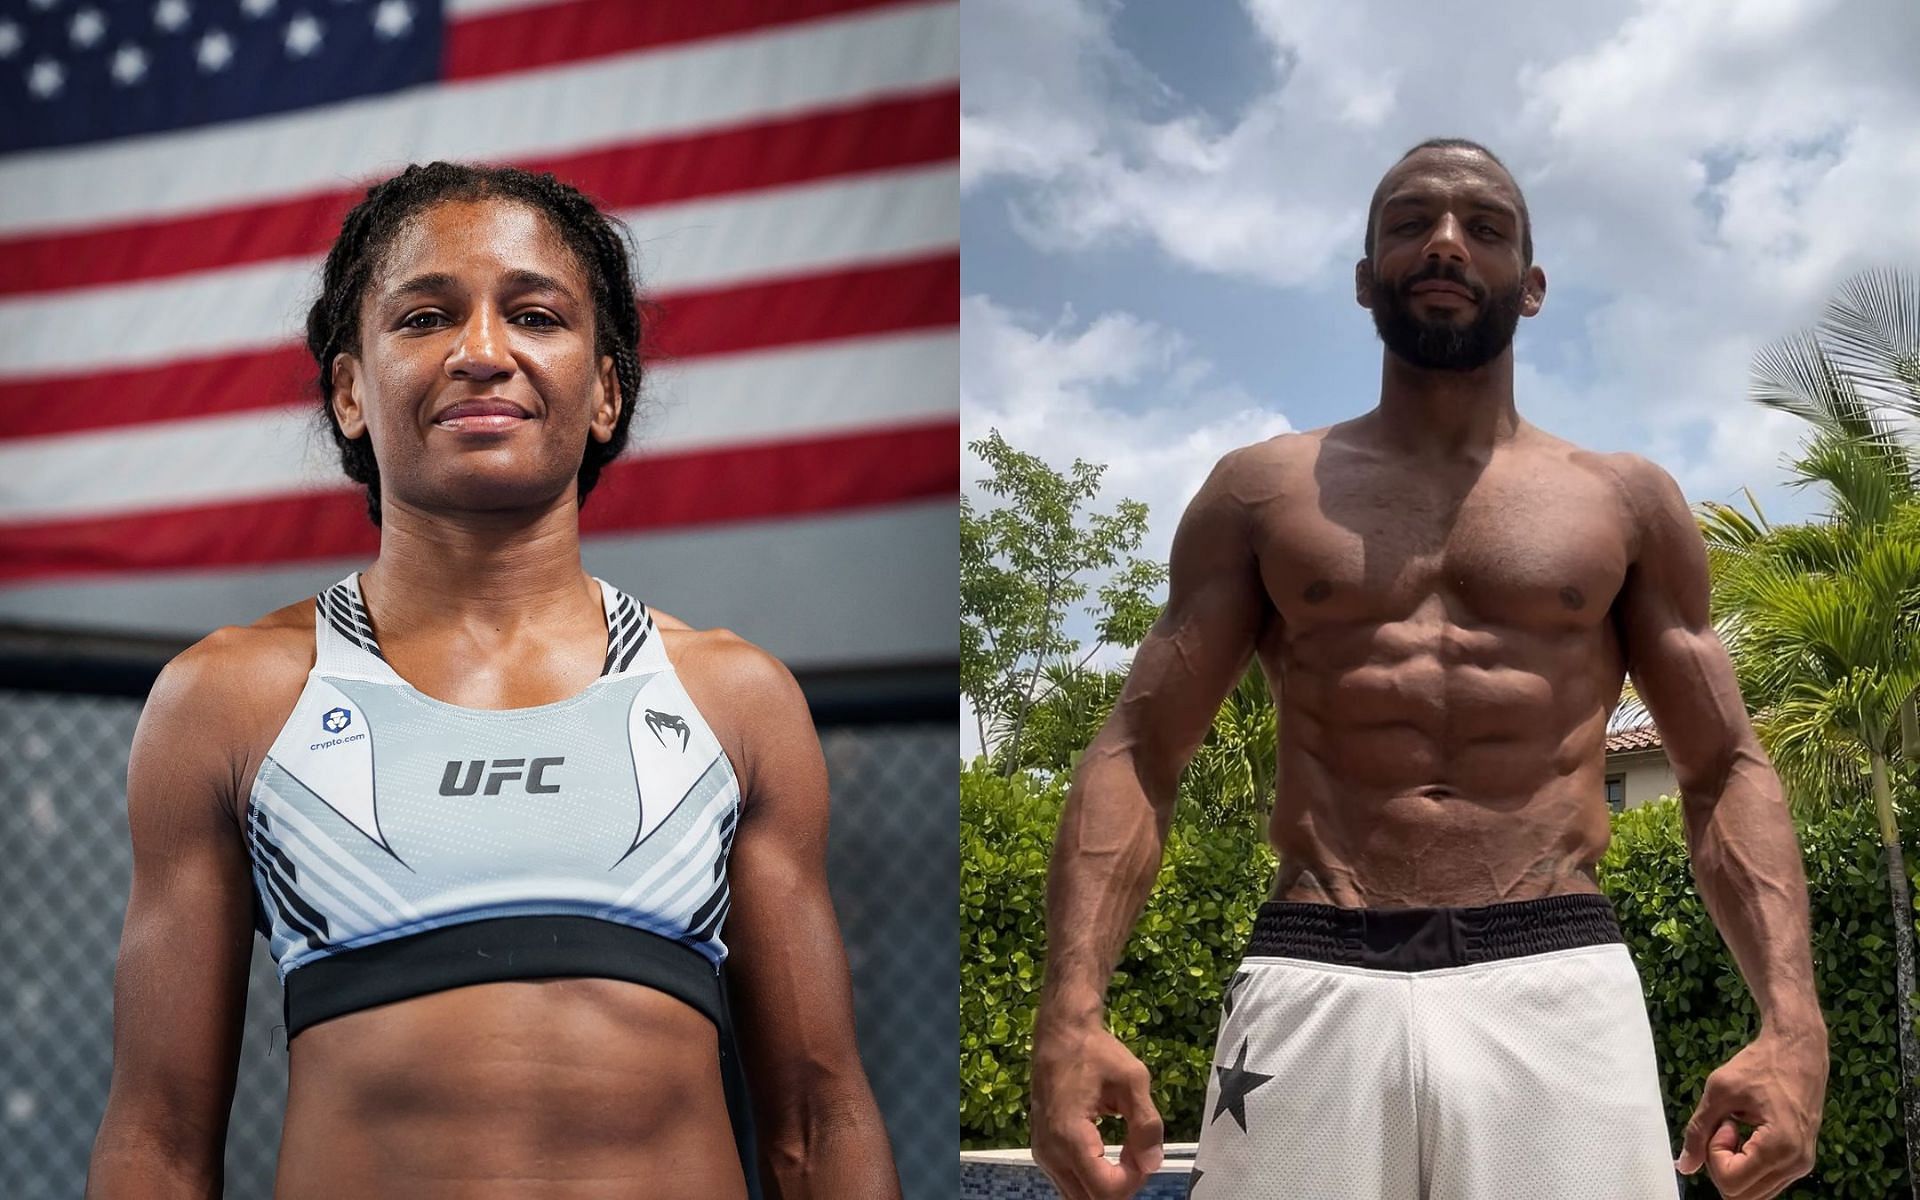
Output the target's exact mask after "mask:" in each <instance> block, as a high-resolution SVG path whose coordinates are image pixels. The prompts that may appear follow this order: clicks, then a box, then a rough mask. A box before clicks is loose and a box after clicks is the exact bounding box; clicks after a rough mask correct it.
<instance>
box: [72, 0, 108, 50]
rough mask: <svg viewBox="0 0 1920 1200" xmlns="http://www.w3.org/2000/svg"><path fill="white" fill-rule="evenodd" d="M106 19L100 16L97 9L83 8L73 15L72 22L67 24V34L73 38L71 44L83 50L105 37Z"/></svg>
mask: <svg viewBox="0 0 1920 1200" xmlns="http://www.w3.org/2000/svg"><path fill="white" fill-rule="evenodd" d="M106 32H107V19H106V18H105V17H103V16H101V15H100V10H99V9H97V8H83V9H81V10H80V11H79V12H77V13H75V14H73V20H72V21H69V22H68V23H67V33H68V35H69V36H70V37H72V38H73V44H74V45H76V46H79V47H80V48H81V49H83V50H84V49H85V48H87V47H88V46H91V45H93V44H94V43H95V42H97V41H99V40H100V39H101V38H102V37H104V36H105V35H106Z"/></svg>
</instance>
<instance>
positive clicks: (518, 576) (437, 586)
mask: <svg viewBox="0 0 1920 1200" xmlns="http://www.w3.org/2000/svg"><path fill="white" fill-rule="evenodd" d="M579 514H580V510H579V504H578V502H577V501H576V500H575V498H574V497H573V495H571V494H567V495H564V496H562V497H561V498H560V499H559V501H558V502H557V503H556V504H554V505H553V506H551V507H549V508H547V509H544V510H540V511H532V512H530V511H518V512H512V513H461V514H458V515H452V516H450V515H448V514H445V513H430V512H425V511H422V510H420V509H417V508H410V507H408V506H406V505H399V504H387V505H385V506H383V510H382V513H381V527H380V554H379V556H378V557H377V558H375V559H374V561H373V564H372V565H371V566H369V567H368V568H367V569H366V571H365V572H363V573H362V575H361V580H360V582H361V588H362V590H363V592H364V593H365V594H366V596H367V607H368V609H369V610H370V611H371V612H373V613H374V614H376V615H377V624H378V626H379V631H380V633H381V634H382V636H383V637H385V636H389V635H394V634H398V635H401V636H405V634H406V633H408V632H410V631H416V630H433V629H439V630H447V629H458V628H476V627H485V628H488V629H493V630H513V629H520V628H525V627H529V626H533V627H538V626H541V625H547V624H549V623H550V622H557V623H565V622H567V621H571V620H574V619H578V618H579V616H580V615H581V614H582V613H583V612H584V611H586V610H587V608H588V606H589V605H592V606H593V607H594V608H595V609H597V608H598V606H599V603H600V602H599V599H598V595H597V591H596V590H595V589H594V588H593V586H592V581H591V579H590V577H589V576H588V575H587V573H586V570H585V569H584V568H583V567H582V566H581V563H580V515H579Z"/></svg>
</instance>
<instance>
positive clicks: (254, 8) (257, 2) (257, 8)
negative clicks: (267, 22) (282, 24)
mask: <svg viewBox="0 0 1920 1200" xmlns="http://www.w3.org/2000/svg"><path fill="white" fill-rule="evenodd" d="M273 5H274V0H240V11H241V12H243V13H245V14H247V15H248V16H249V17H264V16H266V15H267V14H268V13H270V12H272V11H273Z"/></svg>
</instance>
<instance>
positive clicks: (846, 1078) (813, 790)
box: [682, 633, 939, 1200]
mask: <svg viewBox="0 0 1920 1200" xmlns="http://www.w3.org/2000/svg"><path fill="white" fill-rule="evenodd" d="M698 636H699V637H700V638H701V639H702V640H703V642H705V643H706V644H705V646H704V647H703V650H702V658H703V660H704V661H703V663H702V666H701V668H700V669H699V670H698V671H697V672H695V674H697V676H698V686H699V694H698V695H696V696H695V697H694V701H695V703H696V704H698V705H700V707H701V708H702V709H703V710H704V711H705V712H707V713H710V714H714V715H722V714H724V723H725V725H726V727H727V729H728V730H729V732H728V733H727V734H725V735H723V739H724V741H725V742H726V743H727V746H728V751H729V753H730V754H731V755H732V757H733V762H734V765H735V767H736V768H737V770H738V773H739V777H740V789H741V811H740V826H739V833H738V835H737V836H736V838H735V839H734V846H733V853H732V856H731V859H730V862H729V865H728V879H729V881H730V884H731V888H732V908H731V910H730V913H729V915H728V917H727V921H726V924H725V926H724V928H723V930H722V934H723V936H724V938H725V940H726V942H727V946H728V960H727V964H728V972H729V978H730V980H731V982H732V985H733V1001H734V1006H735V1015H736V1017H737V1024H738V1029H739V1036H740V1049H741V1057H742V1060H743V1062H744V1063H745V1066H746V1073H747V1086H748V1090H749V1091H750V1092H751V1093H752V1096H753V1107H754V1115H755V1126H756V1129H755V1132H756V1136H757V1139H758V1141H759V1146H760V1157H761V1161H762V1164H763V1168H764V1172H765V1174H766V1176H767V1178H766V1180H765V1181H764V1182H766V1183H767V1184H768V1186H769V1193H768V1194H769V1195H770V1196H778V1197H780V1198H781V1200H805V1198H808V1197H818V1198H823V1200H826V1198H832V1197H842V1196H849V1197H850V1196H859V1197H862V1200H889V1198H892V1200H897V1198H898V1197H899V1195H900V1183H899V1177H898V1175H897V1174H896V1173H895V1170H894V1164H893V1153H892V1149H891V1147H890V1145H889V1144H888V1141H887V1131H886V1126H885V1125H884V1124H883V1123H882V1121H881V1118H880V1109H879V1106H878V1105H877V1104H876V1103H875V1102H874V1098H873V1091H872V1089H871V1088H870V1087H869V1086H868V1084H867V1077H866V1072H865V1069H864V1068H863V1067H862V1066H861V1063H860V1054H859V1046H858V1044H857V1043H856V1042H855V1040H854V1027H853V987H852V982H851V980H850V978H849V977H848V973H847V954H846V949H845V947H844V946H843V945H842V944H841V940H840V927H839V924H838V922H837V921H836V920H835V917H834V912H833V901H832V898H831V897H830V896H829V895H828V892H827V871H826V849H827V770H826V763H825V761H824V759H823V758H822V756H821V753H820V739H819V736H818V735H817V734H816V733H815V732H814V728H813V719H812V716H811V714H810V713H809V712H808V709H807V702H806V697H805V696H804V695H802V694H801V691H800V686H799V685H798V684H797V683H795V682H794V679H793V676H792V675H791V674H789V673H788V672H787V669H786V668H785V667H784V666H782V665H781V664H780V662H779V661H778V660H776V659H775V658H773V656H771V655H769V654H767V653H766V652H765V651H763V650H760V649H759V648H757V647H755V646H753V645H752V644H750V643H748V642H745V641H743V640H741V639H739V638H737V637H734V636H733V635H732V634H728V633H705V634H700V635H698ZM687 674H688V672H685V671H683V672H682V677H683V678H685V677H686V676H687ZM691 686H692V685H690V688H691ZM928 865H929V868H930V869H931V868H937V867H938V866H939V864H928Z"/></svg>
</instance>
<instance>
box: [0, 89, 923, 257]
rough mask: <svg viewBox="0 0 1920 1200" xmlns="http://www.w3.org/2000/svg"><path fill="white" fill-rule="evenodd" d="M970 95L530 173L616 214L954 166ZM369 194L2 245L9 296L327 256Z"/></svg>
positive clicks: (826, 115) (646, 146)
mask: <svg viewBox="0 0 1920 1200" xmlns="http://www.w3.org/2000/svg"><path fill="white" fill-rule="evenodd" d="M959 154H960V92H959V90H958V89H957V88H948V89H944V90H941V91H938V92H933V93H920V94H915V95H909V96H895V97H890V98H888V99H885V100H879V101H874V102H871V103H866V104H859V105H853V106H846V107H839V108H833V109H822V110H820V111H817V112H811V113H806V114H803V115H800V116H794V117H786V118H783V119H781V120H777V121H761V122H756V123H754V124H751V125H742V126H737V127H734V128H729V129H720V130H702V131H701V132H699V133H697V134H689V135H686V136H683V137H673V138H658V139H653V140H649V141H642V142H634V143H629V144H625V145H618V146H607V147H602V148H600V149H597V150H590V151H586V152H582V153H574V154H567V155H560V156H553V157H547V158H539V159H528V160H525V161H522V162H520V163H519V164H517V165H519V166H523V167H525V168H527V169H528V170H531V171H551V172H553V173H554V174H555V175H557V176H558V177H560V178H561V179H563V180H565V181H567V182H568V183H571V184H573V185H574V186H575V187H577V188H580V189H581V190H582V191H584V192H586V193H587V194H588V195H590V196H593V197H594V198H595V199H596V200H597V201H599V203H600V204H601V205H602V206H603V207H606V208H611V209H630V208H640V207H644V206H647V205H654V204H671V203H674V202H676V201H682V200H691V199H697V198H699V197H701V196H715V195H723V194H727V193H732V192H744V191H753V190H758V189H761V188H770V187H781V186H785V185H789V184H796V183H805V182H808V181H809V180H816V179H828V178H832V177H834V176H840V175H853V174H859V173H862V172H867V171H878V170H886V169H888V168H893V167H905V166H914V165H918V164H923V163H932V162H940V161H943V160H946V159H951V158H956V157H958V156H959ZM363 194H365V185H361V186H357V187H352V188H344V189H339V190H335V191H328V192H321V193H316V194H313V195H309V196H298V197H294V198H291V199H286V200H276V201H272V202H269V203H264V204H252V205H243V206H238V207H234V208H227V209H222V210H219V211H217V212H208V213H199V214H196V215H194V216H190V217H170V218H164V219H160V220H153V221H137V222H131V223H127V224H120V225H113V226H107V227H102V228H98V229H90V230H86V231H84V232H78V233H64V234H41V235H29V236H25V237H16V238H0V295H18V294H21V293H25V292H47V291H57V290H62V289H66V288H78V287H96V286H100V285H102V284H113V283H127V282H131V281H134V280H141V279H160V278H166V277H169V276H174V275H182V274H186V273H188V272H192V271H207V270H214V269H217V268H220V267H231V266H237V265H240V264H243V263H252V262H266V261H268V260H271V259H277V258H294V257H301V256H305V255H315V254H324V253H325V252H326V249H327V247H328V246H329V245H331V244H332V242H333V239H334V237H335V236H336V235H337V234H338V233H339V232H340V221H341V219H342V218H343V217H345V216H346V214H347V210H348V209H350V208H352V207H353V205H354V204H355V202H357V201H358V200H359V199H360V197H361V196H362V195H363Z"/></svg>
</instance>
